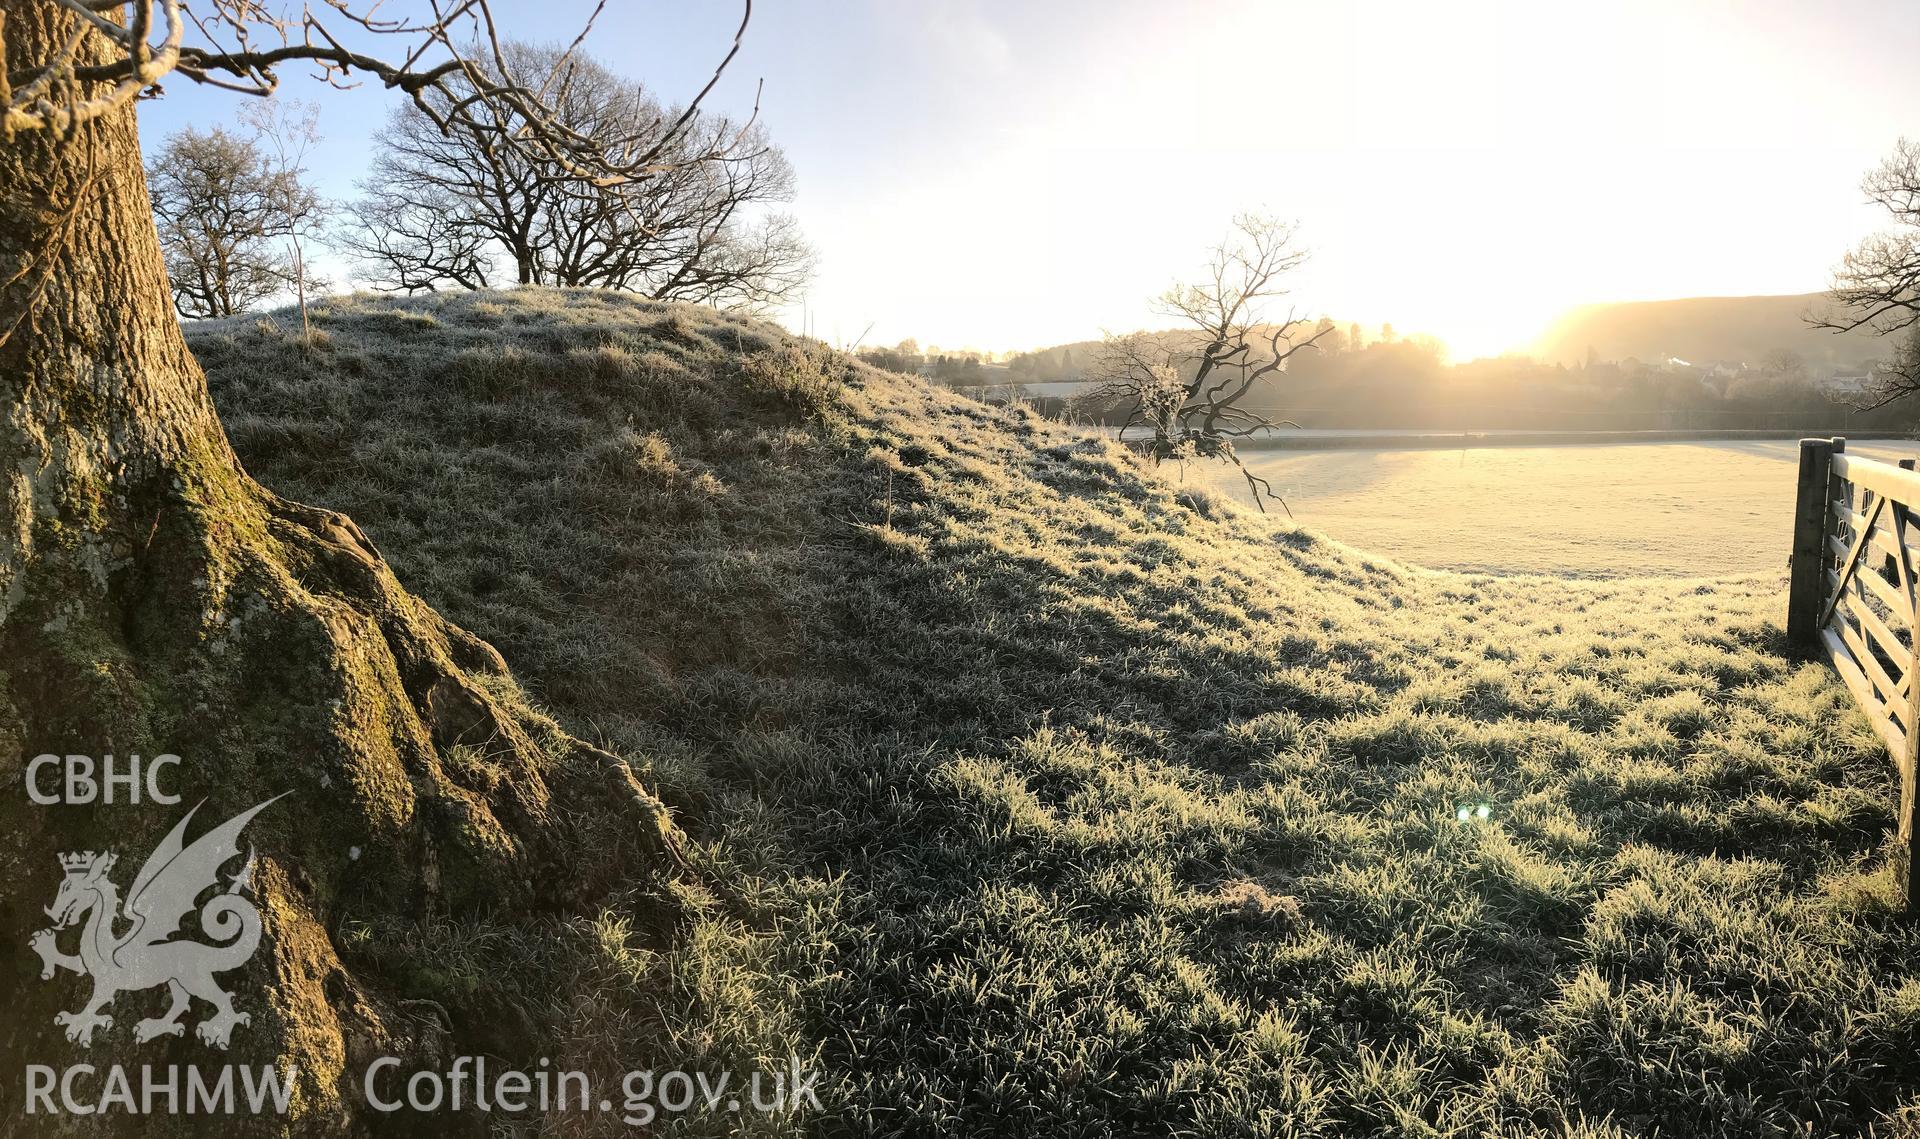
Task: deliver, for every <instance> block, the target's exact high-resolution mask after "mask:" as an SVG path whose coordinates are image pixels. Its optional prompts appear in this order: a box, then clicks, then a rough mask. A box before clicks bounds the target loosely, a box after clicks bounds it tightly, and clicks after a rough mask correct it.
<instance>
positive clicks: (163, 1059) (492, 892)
mask: <svg viewBox="0 0 1920 1139" xmlns="http://www.w3.org/2000/svg"><path fill="white" fill-rule="evenodd" d="M0 10H4V12H5V15H6V30H7V47H8V58H7V60H6V64H7V66H9V67H10V68H14V69H19V68H22V67H24V66H25V65H26V64H27V62H28V61H30V60H34V59H38V58H47V57H48V56H49V55H50V54H51V53H52V52H53V51H54V49H55V48H56V47H57V46H58V45H59V43H61V42H64V40H65V38H66V36H67V35H68V34H69V32H68V29H69V27H70V18H69V17H68V16H66V15H64V14H61V13H59V12H58V11H57V10H56V9H55V7H54V6H53V5H50V4H44V3H37V2H21V0H0ZM0 283H3V287H0V337H3V338H4V340H3V341H0V774H4V776H5V777H6V781H7V786H8V792H7V795H6V797H5V799H4V800H0V817H3V818H4V822H0V875H4V880H5V881H6V883H7V888H6V890H5V891H4V892H3V893H0V975H4V978H5V981H4V984H5V986H6V990H7V998H8V1003H9V1009H8V1015H7V1016H5V1017H4V1018H0V1056H4V1059H0V1068H3V1069H4V1076H5V1078H6V1079H7V1080H8V1081H10V1082H12V1081H17V1080H19V1079H20V1078H21V1077H20V1073H21V1071H22V1068H23V1065H25V1064H29V1063H42V1064H50V1065H54V1066H56V1067H60V1066H65V1065H67V1064H72V1063H80V1062H86V1063H92V1064H96V1065H101V1064H105V1063H122V1064H131V1065H134V1066H136V1068H137V1066H138V1065H140V1064H165V1063H201V1064H219V1063H226V1062H234V1063H242V1064H259V1063H269V1062H278V1063H280V1064H282V1065H294V1066H297V1068H298V1069H299V1073H300V1076H299V1087H298V1091H297V1093H296V1099H295V1107H296V1112H295V1114H296V1121H295V1123H294V1129H295V1130H300V1131H307V1130H326V1129H330V1128H333V1127H336V1126H339V1125H342V1124H350V1123H351V1122H352V1121H353V1120H354V1118H355V1108H356V1102H357V1098H358V1093H357V1084H358V1080H359V1073H360V1065H361V1064H362V1063H364V1061H365V1060H366V1059H369V1058H371V1057H373V1056H377V1055H382V1054H389V1053H392V1054H399V1055H403V1056H414V1057H420V1058H425V1057H427V1056H429V1055H430V1054H432V1053H436V1052H440V1053H444V1052H447V1051H448V1050H449V1049H455V1050H457V1047H458V1043H459V1041H458V1039H457V1037H458V1036H459V1035H460V1034H461V1033H463V1032H466V1031H469V1030H474V1031H479V1030H480V1028H479V1026H471V1025H463V1024H462V1023H460V1020H461V1018H460V1016H459V1015H458V1010H455V1011H454V1014H453V1015H452V1017H451V1019H452V1021H453V1023H452V1024H450V1025H448V1024H446V1023H444V1022H443V1021H442V1019H441V1018H440V1017H439V1016H438V1015H437V1014H435V1015H431V1016H429V1015H423V1014H421V1013H420V1012H419V1011H418V1009H417V1008H415V1007H414V1006H410V1005H408V1004H407V1003H406V1002H407V999H408V998H409V997H410V996H411V995H414V994H410V993H409V992H408V991H406V986H404V985H402V984H400V983H398V982H396V981H394V980H392V979H391V978H388V977H382V976H378V975H372V974H369V973H367V972H366V971H364V970H361V971H357V970H356V969H355V968H354V965H353V961H352V960H351V955H350V954H348V955H346V957H345V959H343V954H342V952H341V947H340V945H339V944H338V937H339V933H340V930H341V928H342V924H343V923H345V922H348V921H364V920H368V919H381V920H396V919H398V920H404V919H407V918H424V917H430V916H434V915H441V914H448V913H452V914H460V913H472V912H478V911H486V912H491V913H496V914H500V913H504V914H508V915H523V914H524V915H533V914H537V913H561V912H566V911H568V910H570V909H573V908H575V907H579V906H582V905H585V904H587V903H588V902H589V900H590V899H591V898H592V897H593V896H595V895H596V894H598V893H600V892H602V891H604V890H605V889H606V888H607V887H608V885H609V884H610V883H611V882H613V881H615V880H617V879H619V878H621V877H623V876H625V875H628V874H632V873H637V872H643V871H644V870H645V869H646V868H647V867H649V866H657V865H659V864H661V863H662V862H664V861H666V859H665V858H664V857H663V855H665V854H667V853H668V852H670V851H671V849H672V847H673V844H674V836H673V831H672V826H671V823H670V822H669V821H668V820H667V817H666V814H665V812H664V810H663V809H662V808H661V807H660V805H659V804H658V802H657V801H656V800H654V799H653V798H652V797H651V796H650V795H648V794H647V793H646V792H645V791H644V790H643V789H642V788H641V787H640V786H639V784H638V783H637V782H636V781H635V780H634V778H633V775H632V773H631V771H630V770H629V769H628V768H627V767H626V765H625V764H623V763H622V762H620V761H619V760H617V759H615V758H614V757H612V756H608V755H606V754H604V753H601V752H598V751H596V750H595V749H592V748H589V747H586V746H585V745H582V744H579V743H578V742H577V741H574V740H572V739H570V738H568V737H567V736H565V735H564V734H563V733H561V732H560V731H559V730H558V729H557V728H556V727H555V726H554V725H553V724H552V723H551V722H550V721H547V720H546V719H544V718H543V717H541V716H540V715H539V714H538V713H536V712H534V711H533V710H531V709H530V708H529V707H527V705H526V704H525V702H524V700H523V699H522V698H521V697H520V696H519V694H518V690H517V689H516V688H515V686H514V685H513V683H512V681H511V679H510V677H509V676H508V675H507V671H506V668H505V665H504V663H503V662H502V661H501V659H500V657H499V655H498V654H497V653H495V652H494V651H493V650H492V649H491V648H490V647H488V646H487V645H486V644H485V643H483V642H481V641H480V640H479V639H477V638H475V637H473V636H471V635H470V634H467V633H465V632H464V631H462V630H460V629H458V628H456V627H454V626H453V625H451V624H450V623H448V622H447V621H445V620H443V619H441V618H440V617H439V616H438V615H437V614H435V613H434V612H432V611H431V610H430V609H428V608H427V607H426V606H424V605H422V604H421V603H420V602H419V601H417V600H416V599H414V598H413V597H412V596H411V595H409V594H408V593H407V592H406V591H405V590H404V589H402V588H401V587H400V585H399V584H398V583H397V582H396V581H395V579H394V577H393V574H392V573H391V572H390V571H389V569H388V568H387V565H386V563H385V562H384V561H383V560H382V559H381V557H380V555H379V553H378V552H377V551H376V550H375V549H374V548H373V546H372V544H371V543H370V542H368V540H367V539H366V536H365V535H364V534H362V533H361V532H360V530H359V529H358V528H357V527H356V526H355V525H354V524H353V523H352V522H351V521H350V520H348V519H347V518H345V517H343V516H341V515H339V514H335V513H332V512H330V511H325V510H319V509H314V508H311V507H306V506H301V505H297V504H294V503H290V502H286V501H284V500H281V499H278V498H277V497H275V496H274V495H272V494H271V493H269V492H267V491H266V490H264V489H263V488H261V487H260V486H259V485H257V484H256V483H255V482H254V481H253V480H252V479H250V478H249V477H247V475H246V474H245V473H244V472H243V471H242V470H241V468H240V466H239V464H238V462H237V461H236V460H235V458H234V455H233V452H232V451H231V449H230V448H229V447H228V444H227V440H226V437H225V435H224V433H223V432H222V430H221V428H220V425H219V422H218V420H217V418H216V416H215V414H214V409H213V405H212V403H211V401H210V399H209V397H208V394H207V388H206V383H205V380H204V378H203V377H202V375H201V372H200V369H199V367H198V365H197V364H196V363H195V362H194V360H193V357H192V355H191V354H190V353H189V351H188V349H187V347H186V344H185V342H184V340H183V339H182V337H181V334H180V329H179V326H178V323H177V322H176V320H175V318H174V315H173V311H172V307H171V304H170V302H169V299H168V297H169V294H168V289H167V282H166V276H165V270H164V268H163V264H162V259H161V252H160V248H159V243H158V239H157V236H156V233H155V229H154V225H153V221H152V215H151V212H150V209H149V205H148V201H147V194H146V188H145V183H144V179H143V175H142V169H141V163H140V151H139V145H138V138H137V133H136V124H135V114H134V111H133V109H132V108H127V109H124V110H122V111H119V112H115V113H111V114H108V115H106V116H104V117H102V118H100V119H97V120H94V121H92V122H90V123H87V124H85V125H84V126H82V127H80V128H78V129H77V130H75V131H73V132H71V133H69V134H64V135H58V136H56V135H54V134H52V133H50V132H45V131H40V132H28V133H24V134H21V135H18V136H16V137H13V138H10V139H7V140H5V141H4V143H0ZM455 748H458V749H459V751H458V753H457V754H458V755H459V756H461V757H462V762H459V763H449V762H448V760H449V756H450V754H453V749H455ZM163 752H171V753H175V754H178V755H180V756H182V757H183V763H182V765H181V766H180V768H179V769H178V774H177V778H176V779H174V780H173V782H176V783H177V784H178V786H177V787H175V788H171V789H172V790H176V791H178V792H179V793H180V794H182V795H183V796H184V802H183V803H182V804H180V805H179V806H175V807H167V806H161V805H155V804H149V803H140V804H125V803H115V804H112V805H106V804H88V805H57V806H38V805H35V804H33V803H32V802H30V801H29V799H28V796H27V795H26V793H25V788H24V787H23V786H22V779H21V775H22V773H23V767H24V764H25V762H26V761H27V760H28V759H30V758H32V757H34V756H36V755H39V754H41V753H55V754H61V755H65V754H69V753H71V754H84V755H89V756H102V755H104V754H108V753H111V754H113V755H115V756H117V757H127V756H130V755H132V754H134V753H138V754H140V755H142V756H153V755H157V754H160V753H163ZM475 757H477V761H476V759H475ZM282 792H290V794H289V795H288V797H287V798H286V799H285V800H282V801H281V803H279V804H276V805H275V806H274V807H272V808H270V809H269V810H267V811H266V812H264V813H263V814H262V815H261V816H260V817H259V818H258V819H256V820H255V821H254V822H253V823H252V824H251V825H250V826H249V828H248V831H247V835H246V841H248V842H251V843H252V844H254V845H255V846H257V847H258V849H259V865H258V868H257V870H256V872H255V876H254V887H255V890H256V892H257V894H258V896H259V899H260V908H261V911H262V914H263V917H264V919H265V939H264V940H263V942H262V945H261V948H260V949H259V951H258V952H256V953H255V954H254V956H253V958H252V959H251V961H250V962H249V964H248V965H247V966H245V967H243V968H242V969H240V970H237V971H235V972H233V973H230V974H224V975H223V976H222V983H223V984H224V985H225V987H226V988H227V989H228V990H229V991H231V992H232V993H233V994H234V996H235V1000H236V1004H237V1005H238V1006H239V1007H240V1008H241V1009H242V1010H243V1011H247V1012H249V1013H250V1014H251V1015H252V1023H251V1024H250V1025H248V1026H246V1027H244V1028H241V1029H239V1030H238V1031H236V1033H235V1035H234V1039H233V1044H232V1046H231V1048H230V1049H229V1050H228V1051H227V1052H226V1053H219V1052H216V1051H214V1050H212V1049H210V1048H208V1047H207V1046H205V1045H203V1044H201V1043H200V1042H198V1041H197V1040H194V1039H193V1037H192V1035H191V1033H189V1034H188V1036H187V1037H186V1038H185V1039H171V1038H163V1039H161V1040H156V1041H153V1042H150V1043H146V1044H135V1042H134V1040H133V1037H132V1025H133V1022H134V1021H135V1020H137V1019H139V1018H141V1017H147V1016H157V1015H159V1013H160V1012H161V1011H162V1010H163V1009H164V1008H165V1003H166V997H165V994H164V992H163V991H161V990H151V991H148V992H144V993H132V992H130V993H125V994H122V995H121V997H120V998H118V1000H117V1001H116V1002H115V1007H114V1008H113V1009H112V1010H111V1011H112V1012H113V1013H114V1015H115V1017H116V1023H115V1025H114V1027H113V1029H112V1030H111V1031H108V1032H106V1033H104V1034H102V1035H101V1036H98V1037H96V1038H95V1040H94V1042H93V1044H92V1046H91V1047H90V1048H86V1049H82V1048H80V1047H79V1046H78V1045H76V1044H73V1043H70V1042H69V1041H68V1040H67V1039H66V1037H65V1035H64V1033H63V1032H62V1030H61V1029H60V1028H59V1027H57V1026H56V1025H55V1023H54V1020H53V1016H54V1013H55V1012H57V1011H59V1010H62V1009H73V1008H77V1007H79V1006H80V1005H81V1004H82V1003H83V1002H84V1001H85V999H86V994H87V991H88V987H89V986H88V984H87V982H86V980H85V979H84V978H76V977H75V976H73V975H71V974H65V973H63V974H59V975H58V976H57V977H56V978H55V979H54V980H51V981H42V980H41V979H40V976H39V968H40V961H39V959H38V958H37V957H36V955H35V954H33V953H32V952H30V951H29V950H28V948H27V938H28V935H29V934H30V933H32V932H33V931H34V930H36V929H39V928H42V927H44V926H45V925H46V924H47V919H46V917H45V915H44V914H43V913H42V912H41V907H43V906H45V905H46V904H47V903H49V902H50V901H51V900H52V898H53V894H54V890H55V889H56V887H57V886H58V884H59V882H60V879H61V869H60V866H59V863H58V862H57V861H56V855H57V854H59V853H61V852H65V851H72V850H113V851H116V852H117V853H118V854H119V856H120V862H121V868H120V870H119V871H118V872H117V873H118V874H119V875H120V885H121V886H122V887H123V888H124V887H125V885H126V880H127V878H130V877H131V875H132V874H133V873H134V872H135V870H136V869H137V868H138V866H139V865H140V862H141V860H142V859H144V858H145V856H146V854H147V852H148V851H150V850H152V849H153V847H154V845H155V843H156V842H157V841H158V840H159V839H160V837H161V836H163V835H164V834H165V833H166V832H167V831H168V830H169V829H171V827H172V826H173V824H174V823H175V822H177V821H178V819H179V817H180V816H181V815H182V814H183V813H184V812H185V810H186V809H187V807H188V806H190V805H192V804H193V803H195V802H196V801H198V800H200V799H201V798H205V799H206V800H207V803H206V805H205V806H204V807H202V808H201V809H200V813H199V815H198V816H197V822H196V831H197V830H198V829H200V828H202V827H204V826H208V825H212V824H213V823H214V822H217V821H219V820H221V819H225V818H228V817H230V816H232V815H234V814H237V813H238V812H240V811H242V810H244V809H246V808H247V807H250V806H252V805H253V804H255V803H258V802H260V801H262V800H265V799H267V798H270V797H272V796H274V795H278V794H280V793H282ZM563 819H565V820H566V821H565V822H564V823H563V822H562V820H563ZM596 848H599V849H596ZM197 1018H198V1014H197V1013H196V1014H190V1015H189V1023H191V1021H192V1020H195V1019H197ZM449 1030H450V1031H451V1033H452V1034H453V1036H454V1037H455V1038H454V1039H448V1038H447V1037H448V1032H449ZM526 1044H527V1046H528V1047H532V1046H534V1042H533V1041H528V1042H526ZM14 1086H15V1089H16V1090H17V1089H18V1088H19V1085H18V1084H17V1083H16V1084H15V1085H14ZM6 1099H7V1100H8V1101H9V1108H10V1110H17V1109H18V1107H19V1103H18V1101H17V1100H16V1099H15V1098H14V1097H13V1096H11V1095H9V1096H7V1097H6ZM66 1122H68V1123H69V1124H72V1123H76V1122H79V1121H75V1120H72V1119H68V1120H67V1121H66ZM129 1122H130V1121H129V1120H127V1119H125V1118H121V1119H118V1120H111V1119H109V1120H96V1121H94V1126H96V1127H98V1128H100V1129H103V1130H105V1131H109V1132H118V1131H120V1130H123V1129H125V1128H126V1127H127V1126H128V1124H129ZM178 1122H179V1125H180V1126H179V1127H178V1130H181V1131H191V1130H193V1124H192V1121H191V1120H190V1119H189V1118H188V1117H180V1118H179V1121H178ZM362 1122H364V1120H363V1121H362ZM156 1124H157V1126H156ZM280 1126H281V1122H280V1121H266V1122H263V1123H261V1124H259V1125H258V1126H257V1129H258V1130H262V1131H267V1132H272V1131H275V1130H277V1129H279V1127H280ZM252 1128H253V1125H249V1124H246V1123H244V1122H243V1123H242V1124H241V1126H240V1127H239V1130H240V1131H241V1132H245V1131H247V1130H249V1129H252ZM141 1130H142V1133H145V1134H153V1133H156V1132H158V1133H165V1131H166V1123H165V1121H164V1120H161V1121H156V1120H153V1119H148V1120H145V1121H144V1122H143V1123H142V1124H141Z"/></svg>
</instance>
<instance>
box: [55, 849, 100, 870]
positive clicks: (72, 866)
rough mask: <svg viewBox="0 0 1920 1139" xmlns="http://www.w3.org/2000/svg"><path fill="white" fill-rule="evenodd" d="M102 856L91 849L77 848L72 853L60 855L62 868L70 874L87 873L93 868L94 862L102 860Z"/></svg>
mask: <svg viewBox="0 0 1920 1139" xmlns="http://www.w3.org/2000/svg"><path fill="white" fill-rule="evenodd" d="M101 857H102V856H101V855H99V854H96V853H95V852H93V851H91V850H77V851H74V852H73V853H72V854H63V855H61V856H60V869H62V870H65V871H66V872H67V873H69V874H85V873H86V872H87V871H89V870H92V869H93V867H94V863H96V862H98V861H100V859H101Z"/></svg>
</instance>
